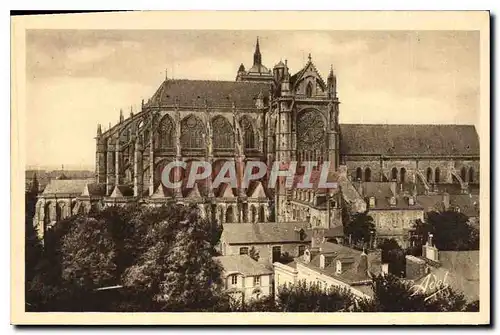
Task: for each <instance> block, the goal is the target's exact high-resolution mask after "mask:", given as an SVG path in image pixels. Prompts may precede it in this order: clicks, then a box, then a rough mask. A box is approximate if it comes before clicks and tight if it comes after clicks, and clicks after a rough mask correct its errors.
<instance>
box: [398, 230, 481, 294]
mask: <svg viewBox="0 0 500 335" xmlns="http://www.w3.org/2000/svg"><path fill="white" fill-rule="evenodd" d="M406 278H407V279H408V280H411V281H412V282H413V283H414V287H415V289H416V290H420V292H421V293H424V294H427V295H429V296H430V295H432V293H433V292H435V291H436V287H439V285H440V284H442V285H445V286H447V285H449V286H450V287H451V288H452V289H453V290H455V291H457V292H460V293H463V294H464V296H465V298H466V299H467V300H468V301H474V300H477V299H479V250H466V251H440V250H438V249H437V248H436V247H435V245H434V243H433V241H432V234H430V235H429V239H428V241H427V243H426V244H425V245H424V246H423V247H422V257H415V256H409V255H408V256H406Z"/></svg>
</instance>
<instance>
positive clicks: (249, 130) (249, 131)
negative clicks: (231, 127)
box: [240, 117, 255, 149]
mask: <svg viewBox="0 0 500 335" xmlns="http://www.w3.org/2000/svg"><path fill="white" fill-rule="evenodd" d="M240 125H241V129H242V130H243V134H244V142H245V143H244V144H245V149H253V148H255V133H254V130H253V126H252V123H251V122H250V120H248V118H247V117H243V118H242V119H241V121H240Z"/></svg>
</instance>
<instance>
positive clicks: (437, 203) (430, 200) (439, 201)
mask: <svg viewBox="0 0 500 335" xmlns="http://www.w3.org/2000/svg"><path fill="white" fill-rule="evenodd" d="M417 202H418V203H419V204H420V205H421V206H422V207H423V208H424V211H426V212H432V211H436V210H439V209H440V208H443V206H444V204H443V195H441V194H432V195H431V194H429V195H417Z"/></svg>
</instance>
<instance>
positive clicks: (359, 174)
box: [356, 167, 363, 181]
mask: <svg viewBox="0 0 500 335" xmlns="http://www.w3.org/2000/svg"><path fill="white" fill-rule="evenodd" d="M362 179H363V170H361V168H360V167H359V168H357V169H356V181H358V180H362Z"/></svg>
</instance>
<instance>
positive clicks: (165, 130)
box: [145, 115, 175, 148]
mask: <svg viewBox="0 0 500 335" xmlns="http://www.w3.org/2000/svg"><path fill="white" fill-rule="evenodd" d="M174 135H175V128H174V123H173V122H172V119H171V118H170V116H168V115H165V116H164V117H163V119H161V121H160V124H159V125H158V132H157V140H156V143H157V144H158V145H157V146H158V147H159V148H173V147H174ZM145 140H146V141H147V140H149V139H148V138H145Z"/></svg>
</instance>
